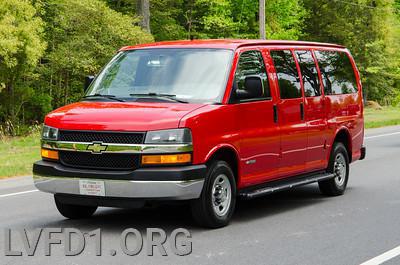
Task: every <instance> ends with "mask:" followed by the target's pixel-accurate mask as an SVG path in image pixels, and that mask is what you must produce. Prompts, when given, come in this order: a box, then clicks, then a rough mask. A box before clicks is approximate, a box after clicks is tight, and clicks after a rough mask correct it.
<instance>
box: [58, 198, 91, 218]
mask: <svg viewBox="0 0 400 265" xmlns="http://www.w3.org/2000/svg"><path fill="white" fill-rule="evenodd" d="M54 201H55V203H56V207H57V209H58V211H59V212H60V214H61V215H62V216H64V217H66V218H69V219H83V218H89V217H91V216H92V215H93V214H94V213H95V212H96V210H97V206H83V205H73V204H65V203H63V202H60V200H59V199H57V197H56V196H55V197H54Z"/></svg>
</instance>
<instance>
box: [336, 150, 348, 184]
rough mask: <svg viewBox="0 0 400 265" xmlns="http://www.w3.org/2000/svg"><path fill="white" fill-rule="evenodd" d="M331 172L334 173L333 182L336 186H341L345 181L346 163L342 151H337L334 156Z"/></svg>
mask: <svg viewBox="0 0 400 265" xmlns="http://www.w3.org/2000/svg"><path fill="white" fill-rule="evenodd" d="M333 173H334V174H335V183H336V185H337V186H343V185H344V183H345V181H346V174H347V164H346V158H345V157H344V155H343V154H342V153H339V154H337V155H336V157H335V163H334V165H333Z"/></svg>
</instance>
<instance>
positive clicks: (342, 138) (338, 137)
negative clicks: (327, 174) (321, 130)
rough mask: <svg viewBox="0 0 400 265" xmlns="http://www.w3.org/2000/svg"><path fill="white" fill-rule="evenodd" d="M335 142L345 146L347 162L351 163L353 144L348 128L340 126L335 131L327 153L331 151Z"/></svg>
mask: <svg viewBox="0 0 400 265" xmlns="http://www.w3.org/2000/svg"><path fill="white" fill-rule="evenodd" d="M337 142H338V143H342V144H343V145H344V146H345V147H346V150H347V154H348V156H349V162H350V163H351V162H352V156H353V144H352V138H351V135H350V132H349V130H348V128H346V127H342V128H340V129H339V130H338V131H337V132H336V134H335V138H334V140H333V142H332V145H331V150H330V152H329V155H330V154H331V152H332V148H333V145H334V143H337Z"/></svg>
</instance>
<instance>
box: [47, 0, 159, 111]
mask: <svg viewBox="0 0 400 265" xmlns="http://www.w3.org/2000/svg"><path fill="white" fill-rule="evenodd" d="M44 12H45V16H44V17H45V19H46V21H47V28H46V36H47V39H48V43H49V48H48V50H47V52H46V55H45V57H44V58H43V62H44V63H43V64H42V65H41V66H40V68H39V73H40V74H41V76H42V78H41V79H42V83H41V84H40V85H41V87H40V89H42V90H45V91H47V92H48V94H50V95H51V97H52V98H53V106H54V107H57V106H60V105H63V104H67V103H69V102H72V101H75V100H77V99H78V98H79V97H81V95H82V84H83V80H84V76H85V75H88V74H96V73H97V72H98V71H99V70H100V68H101V67H102V66H103V65H104V64H105V63H106V62H107V61H108V60H109V59H110V58H111V57H112V56H113V55H114V54H115V53H116V52H117V50H118V49H119V48H120V47H122V46H127V45H135V44H139V43H143V42H151V41H153V38H152V36H151V35H150V34H148V33H145V32H143V31H142V30H141V29H140V27H139V26H137V25H136V24H137V21H136V20H135V19H134V18H132V17H131V16H128V15H123V14H121V13H118V12H116V11H114V10H112V9H110V8H109V7H108V6H107V5H106V4H105V3H104V2H103V1H99V0H48V1H46V5H44Z"/></svg>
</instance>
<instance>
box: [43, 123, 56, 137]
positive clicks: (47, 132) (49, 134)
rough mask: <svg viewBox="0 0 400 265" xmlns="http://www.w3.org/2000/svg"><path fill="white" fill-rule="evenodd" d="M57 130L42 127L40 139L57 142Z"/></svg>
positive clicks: (45, 126)
mask: <svg viewBox="0 0 400 265" xmlns="http://www.w3.org/2000/svg"><path fill="white" fill-rule="evenodd" d="M57 138H58V129H56V128H53V127H50V126H47V125H44V126H43V131H42V139H44V140H54V141H55V140H57Z"/></svg>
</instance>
